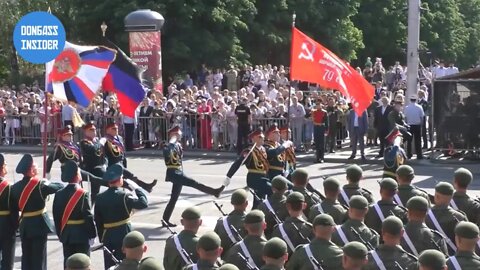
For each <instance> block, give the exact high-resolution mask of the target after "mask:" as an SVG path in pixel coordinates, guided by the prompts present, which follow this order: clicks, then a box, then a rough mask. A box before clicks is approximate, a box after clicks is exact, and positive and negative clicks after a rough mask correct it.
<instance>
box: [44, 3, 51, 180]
mask: <svg viewBox="0 0 480 270" xmlns="http://www.w3.org/2000/svg"><path fill="white" fill-rule="evenodd" d="M47 12H48V13H50V14H52V10H51V8H50V6H49V7H48V10H47ZM47 75H48V74H46V73H45V76H47ZM44 95H45V104H44V105H43V106H44V110H45V114H44V121H43V125H44V126H43V135H42V142H43V145H42V148H43V149H42V150H43V151H42V152H43V178H45V177H46V176H47V144H48V116H49V115H48V114H49V111H48V90H47V80H45V94H44Z"/></svg>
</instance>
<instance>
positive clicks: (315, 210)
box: [308, 198, 347, 224]
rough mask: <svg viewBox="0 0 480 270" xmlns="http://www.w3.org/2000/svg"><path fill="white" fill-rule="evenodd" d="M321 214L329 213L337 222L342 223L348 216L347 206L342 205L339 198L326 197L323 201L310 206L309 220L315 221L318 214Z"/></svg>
mask: <svg viewBox="0 0 480 270" xmlns="http://www.w3.org/2000/svg"><path fill="white" fill-rule="evenodd" d="M320 214H329V215H330V216H331V217H332V218H333V220H334V221H335V223H336V224H342V223H343V222H344V221H345V220H346V218H347V208H346V207H345V206H343V205H341V204H340V203H339V202H338V201H337V200H335V201H333V200H331V199H329V198H325V200H323V201H322V202H321V203H317V204H316V205H313V206H312V207H310V213H309V216H308V221H309V222H313V220H314V219H315V217H316V216H318V215H320Z"/></svg>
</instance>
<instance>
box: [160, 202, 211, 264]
mask: <svg viewBox="0 0 480 270" xmlns="http://www.w3.org/2000/svg"><path fill="white" fill-rule="evenodd" d="M181 223H182V226H183V230H182V231H181V232H180V233H179V234H174V235H172V236H170V237H169V238H168V239H167V241H166V243H165V253H164V256H163V266H164V267H165V269H182V268H183V267H184V266H186V265H189V264H191V263H196V262H197V261H198V257H197V252H196V250H195V247H196V246H197V243H198V236H197V233H198V228H200V225H202V218H201V215H200V210H199V209H198V208H196V207H189V208H187V209H185V210H184V211H183V212H182V220H181Z"/></svg>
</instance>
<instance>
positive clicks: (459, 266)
mask: <svg viewBox="0 0 480 270" xmlns="http://www.w3.org/2000/svg"><path fill="white" fill-rule="evenodd" d="M455 235H456V236H457V237H458V238H460V240H469V241H472V240H477V239H478V235H479V229H478V226H477V224H475V223H472V222H464V221H462V222H460V223H459V224H458V225H457V226H456V227H455ZM476 246H478V242H477V245H476ZM447 266H448V269H452V270H466V269H480V257H479V256H478V255H477V254H475V252H474V250H471V251H468V250H465V251H457V252H456V253H455V255H454V256H451V257H450V258H448V260H447Z"/></svg>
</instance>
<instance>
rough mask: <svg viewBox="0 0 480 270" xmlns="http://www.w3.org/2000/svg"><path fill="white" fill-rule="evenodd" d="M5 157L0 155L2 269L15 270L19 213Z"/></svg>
mask: <svg viewBox="0 0 480 270" xmlns="http://www.w3.org/2000/svg"><path fill="white" fill-rule="evenodd" d="M7 174H8V171H7V164H6V162H5V157H4V156H3V154H0V252H1V256H0V258H1V264H0V269H2V270H3V269H6V270H8V269H13V262H14V259H15V242H16V237H15V234H16V231H17V228H18V211H12V209H15V207H14V206H13V201H12V197H11V188H12V186H11V185H10V184H9V183H8V181H7V179H5V177H6V176H7Z"/></svg>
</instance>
